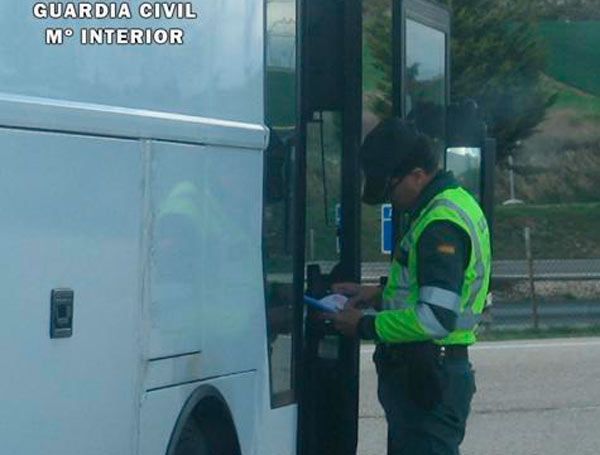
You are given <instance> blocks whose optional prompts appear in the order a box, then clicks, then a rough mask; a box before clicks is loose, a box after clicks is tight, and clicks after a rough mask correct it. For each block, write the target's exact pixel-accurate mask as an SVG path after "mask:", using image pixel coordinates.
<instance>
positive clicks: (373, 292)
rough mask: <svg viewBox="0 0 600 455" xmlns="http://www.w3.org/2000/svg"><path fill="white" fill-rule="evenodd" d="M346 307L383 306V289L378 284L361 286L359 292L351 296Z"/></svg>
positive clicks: (376, 307)
mask: <svg viewBox="0 0 600 455" xmlns="http://www.w3.org/2000/svg"><path fill="white" fill-rule="evenodd" d="M345 308H358V309H367V308H375V309H376V310H379V309H380V308H381V289H380V288H379V287H377V286H361V288H360V290H359V292H358V293H357V294H355V295H354V296H353V297H350V298H349V299H348V301H347V302H346V305H345Z"/></svg>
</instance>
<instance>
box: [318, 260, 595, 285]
mask: <svg viewBox="0 0 600 455" xmlns="http://www.w3.org/2000/svg"><path fill="white" fill-rule="evenodd" d="M329 264H330V263H323V267H324V269H327V268H328V267H329V268H330V267H331V265H329ZM388 270H389V263H387V262H364V263H363V264H362V280H363V282H364V283H377V282H379V277H381V276H387V274H388ZM492 278H493V279H494V280H501V281H511V280H526V279H528V278H529V273H528V269H527V261H526V260H514V261H513V260H499V261H494V263H493V266H492ZM533 278H534V280H535V281H562V280H578V281H584V280H600V259H538V260H534V261H533Z"/></svg>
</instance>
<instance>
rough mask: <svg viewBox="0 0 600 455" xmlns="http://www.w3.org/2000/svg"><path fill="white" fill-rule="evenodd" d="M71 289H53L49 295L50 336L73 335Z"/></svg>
mask: <svg viewBox="0 0 600 455" xmlns="http://www.w3.org/2000/svg"><path fill="white" fill-rule="evenodd" d="M73 296H74V293H73V291H72V290H71V289H65V288H61V289H53V290H52V293H51V296H50V338H68V337H71V336H72V335H73V305H74V299H73Z"/></svg>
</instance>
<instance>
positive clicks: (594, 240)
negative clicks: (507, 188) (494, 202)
mask: <svg viewBox="0 0 600 455" xmlns="http://www.w3.org/2000/svg"><path fill="white" fill-rule="evenodd" d="M526 225H529V226H530V227H531V228H532V231H531V237H532V251H533V256H534V257H535V258H536V259H556V258H561V259H571V258H589V257H600V203H590V204H553V205H529V204H524V205H518V206H500V207H496V208H495V223H494V256H495V258H497V259H523V258H524V255H525V252H524V240H523V228H524V227H525V226H526Z"/></svg>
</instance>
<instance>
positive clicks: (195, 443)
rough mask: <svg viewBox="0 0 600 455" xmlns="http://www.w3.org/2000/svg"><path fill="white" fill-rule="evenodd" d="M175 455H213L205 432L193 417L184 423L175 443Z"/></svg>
mask: <svg viewBox="0 0 600 455" xmlns="http://www.w3.org/2000/svg"><path fill="white" fill-rule="evenodd" d="M175 455H213V452H212V451H211V450H210V447H209V444H208V437H207V435H206V431H205V430H204V429H203V428H202V427H201V426H200V425H199V424H198V422H196V419H195V418H194V417H193V416H190V418H189V419H188V420H187V422H186V423H185V426H184V427H183V429H182V430H181V436H180V437H179V441H177V447H176V448H175Z"/></svg>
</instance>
